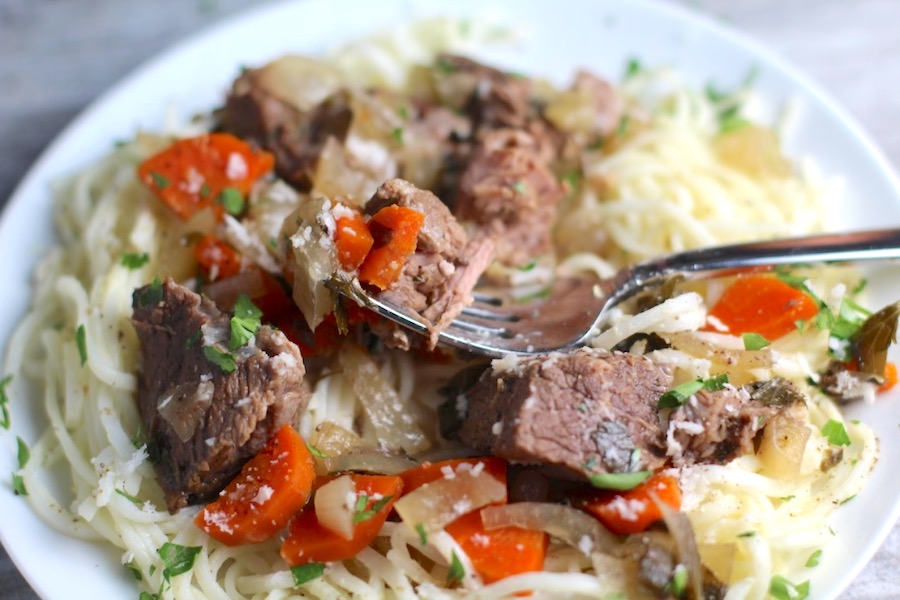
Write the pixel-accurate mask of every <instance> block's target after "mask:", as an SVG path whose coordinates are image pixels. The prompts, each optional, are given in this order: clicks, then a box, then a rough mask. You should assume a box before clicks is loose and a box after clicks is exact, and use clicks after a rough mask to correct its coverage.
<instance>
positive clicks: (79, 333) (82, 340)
mask: <svg viewBox="0 0 900 600" xmlns="http://www.w3.org/2000/svg"><path fill="white" fill-rule="evenodd" d="M75 343H76V344H78V356H79V357H81V366H82V367H83V366H84V363H86V362H87V359H88V354H87V337H86V334H85V331H84V325H79V326H78V329H76V330H75Z"/></svg>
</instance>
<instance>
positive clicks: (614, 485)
mask: <svg viewBox="0 0 900 600" xmlns="http://www.w3.org/2000/svg"><path fill="white" fill-rule="evenodd" d="M652 474H653V472H652V471H634V472H632V473H589V474H588V479H589V480H590V482H591V485H593V486H594V487H596V488H602V489H605V490H618V491H620V492H622V491H627V490H630V489H633V488H635V487H637V486H638V485H640V484H642V483H644V481H646V480H647V478H648V477H650V475H652Z"/></svg>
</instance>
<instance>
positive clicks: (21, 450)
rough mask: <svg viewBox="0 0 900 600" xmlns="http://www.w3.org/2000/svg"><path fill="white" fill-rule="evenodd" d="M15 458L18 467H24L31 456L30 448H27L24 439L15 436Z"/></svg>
mask: <svg viewBox="0 0 900 600" xmlns="http://www.w3.org/2000/svg"><path fill="white" fill-rule="evenodd" d="M16 446H17V452H16V459H17V460H18V461H19V468H20V469H24V468H25V465H27V464H28V460H29V459H30V458H31V450H29V449H28V444H26V443H25V440H23V439H22V438H20V437H19V436H16Z"/></svg>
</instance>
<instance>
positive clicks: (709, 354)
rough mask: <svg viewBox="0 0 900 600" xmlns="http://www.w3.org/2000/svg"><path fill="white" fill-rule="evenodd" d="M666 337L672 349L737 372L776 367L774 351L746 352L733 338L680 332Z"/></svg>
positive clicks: (738, 340)
mask: <svg viewBox="0 0 900 600" xmlns="http://www.w3.org/2000/svg"><path fill="white" fill-rule="evenodd" d="M667 337H668V339H669V342H670V343H671V344H672V347H673V348H676V349H677V350H681V351H683V352H686V353H688V354H690V355H691V356H696V357H698V358H706V359H708V360H710V361H711V362H713V363H716V364H719V365H724V366H726V367H729V370H731V371H734V372H737V371H749V370H751V369H764V368H770V367H772V366H773V365H774V364H775V356H774V355H773V354H772V350H771V348H763V349H762V350H746V349H744V342H743V340H742V339H741V338H739V337H735V336H733V335H725V334H722V333H714V332H709V331H677V332H675V333H671V334H669V335H668V336H667ZM732 383H735V382H732Z"/></svg>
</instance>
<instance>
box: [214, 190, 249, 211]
mask: <svg viewBox="0 0 900 600" xmlns="http://www.w3.org/2000/svg"><path fill="white" fill-rule="evenodd" d="M216 203H218V204H220V205H222V208H224V209H225V212H227V213H228V214H229V215H239V214H241V213H242V212H244V195H243V194H241V191H240V190H239V189H237V188H233V187H227V188H225V189H224V190H222V192H221V193H220V194H219V196H218V197H217V198H216Z"/></svg>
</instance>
